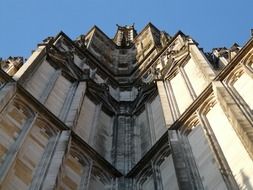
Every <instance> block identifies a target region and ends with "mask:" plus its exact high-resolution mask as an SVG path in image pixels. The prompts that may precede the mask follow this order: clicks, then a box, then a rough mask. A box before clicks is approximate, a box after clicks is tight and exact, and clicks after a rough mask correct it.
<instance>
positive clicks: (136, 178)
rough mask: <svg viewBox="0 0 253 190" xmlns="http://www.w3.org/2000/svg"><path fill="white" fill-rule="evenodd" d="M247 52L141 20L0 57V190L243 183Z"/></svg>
mask: <svg viewBox="0 0 253 190" xmlns="http://www.w3.org/2000/svg"><path fill="white" fill-rule="evenodd" d="M252 52H253V39H251V40H250V41H249V42H248V43H247V44H246V45H245V46H244V47H242V48H240V47H239V46H238V45H237V44H235V45H233V46H232V47H231V48H230V49H226V48H216V49H214V50H213V52H212V53H209V54H207V53H204V52H203V51H202V50H200V49H199V48H198V45H197V43H196V42H195V41H194V40H193V39H192V38H191V37H189V36H186V35H184V34H183V33H182V32H180V31H179V32H178V33H177V34H175V35H174V37H171V36H169V35H168V34H167V33H166V32H161V31H159V30H158V29H157V28H156V27H155V26H154V25H152V24H151V23H149V24H148V25H147V26H146V27H145V28H144V29H143V30H142V31H141V32H140V33H139V34H137V32H136V30H135V29H134V25H132V26H118V30H117V32H116V35H115V37H114V38H113V39H110V38H109V37H108V36H106V35H105V34H104V33H103V32H102V31H101V30H100V29H99V28H98V27H96V26H95V27H93V28H92V29H91V30H90V31H89V32H88V33H87V35H81V36H80V37H79V38H78V39H77V40H76V41H72V40H71V39H70V38H69V37H68V36H67V35H66V34H64V33H63V32H61V33H60V34H59V35H57V36H56V37H50V38H48V39H46V40H45V41H44V42H43V43H41V44H39V46H38V48H37V50H35V51H34V52H33V53H32V55H31V56H30V58H29V59H28V60H27V61H26V63H25V64H23V65H22V60H21V59H20V58H13V59H9V60H8V61H1V68H2V69H3V70H4V71H2V70H0V189H1V190H23V189H24V190H25V189H57V190H61V189H66V190H72V189H73V190H75V189H80V190H81V189H90V190H96V189H97V190H102V189H104V190H109V189H110V190H112V189H114V190H143V189H145V190H148V189H149V190H165V189H171V190H178V189H210V190H216V189H218V190H224V189H229V190H230V189H252V188H253V180H252V179H253V173H252V171H253V161H252V158H253V148H252V146H253V145H252V143H253V135H252V134H253V133H252V132H253V130H252V126H253V115H252V105H253V99H252V97H253V95H252V87H253V86H252V85H253V69H252V68H253V64H252V63H253V56H252ZM209 61H210V62H209ZM21 65H22V66H21ZM8 74H9V75H8Z"/></svg>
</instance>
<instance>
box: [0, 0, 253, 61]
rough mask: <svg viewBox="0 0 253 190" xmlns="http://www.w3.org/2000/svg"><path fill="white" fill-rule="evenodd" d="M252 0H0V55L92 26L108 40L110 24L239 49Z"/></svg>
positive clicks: (251, 19) (252, 16)
mask: <svg viewBox="0 0 253 190" xmlns="http://www.w3.org/2000/svg"><path fill="white" fill-rule="evenodd" d="M252 8H253V0H241V1H238V0H237V1H236V0H174V1H172V0H125V1H124V0H0V57H3V58H7V57H8V56H10V55H11V56H24V57H28V56H29V55H30V54H31V51H32V50H34V49H35V48H36V46H37V44H38V43H40V42H41V41H42V40H43V39H45V38H46V37H47V36H55V35H56V34H57V33H58V32H60V31H63V32H65V33H66V34H67V35H68V36H69V37H70V38H72V39H75V38H76V37H77V36H78V35H80V34H86V33H87V32H88V30H89V29H90V28H91V27H92V26H93V25H97V26H98V27H99V28H100V29H102V30H103V31H104V32H105V33H106V34H107V35H108V36H109V37H113V35H114V33H115V30H116V24H119V25H129V24H132V23H135V27H136V29H137V31H140V30H141V29H142V28H143V27H145V25H146V24H147V23H148V22H152V23H153V24H154V25H155V26H156V27H158V28H159V29H160V30H165V31H166V32H168V33H169V34H170V35H173V34H175V33H176V32H177V31H178V30H182V31H183V32H184V33H185V34H187V35H190V36H192V37H193V38H194V39H195V40H196V41H197V42H199V44H200V45H199V46H200V47H203V48H204V50H206V51H208V50H211V49H212V48H213V47H223V46H227V47H230V46H231V45H232V44H233V43H234V42H238V43H239V45H243V44H244V43H245V42H246V41H247V40H248V39H249V38H250V29H251V28H253V12H252Z"/></svg>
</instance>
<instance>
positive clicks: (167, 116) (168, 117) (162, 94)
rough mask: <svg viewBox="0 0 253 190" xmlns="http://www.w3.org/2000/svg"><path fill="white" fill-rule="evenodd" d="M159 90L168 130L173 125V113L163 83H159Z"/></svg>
mask: <svg viewBox="0 0 253 190" xmlns="http://www.w3.org/2000/svg"><path fill="white" fill-rule="evenodd" d="M156 84H157V89H158V93H159V96H160V100H161V104H162V110H163V114H164V120H165V125H166V127H167V128H169V126H170V125H171V124H172V123H173V117H172V112H171V110H170V105H169V98H168V95H167V93H166V90H165V87H164V83H163V81H157V82H156Z"/></svg>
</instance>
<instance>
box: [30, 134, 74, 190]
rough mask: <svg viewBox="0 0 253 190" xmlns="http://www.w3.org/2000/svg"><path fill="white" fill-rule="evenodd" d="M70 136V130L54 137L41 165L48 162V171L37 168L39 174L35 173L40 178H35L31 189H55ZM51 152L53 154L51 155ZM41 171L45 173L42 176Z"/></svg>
mask: <svg viewBox="0 0 253 190" xmlns="http://www.w3.org/2000/svg"><path fill="white" fill-rule="evenodd" d="M69 138H70V131H62V132H61V134H59V135H58V137H57V138H54V140H53V141H54V142H52V144H51V145H50V146H49V147H48V150H47V151H46V152H44V155H43V157H45V160H44V162H41V163H40V166H41V167H42V165H44V163H48V164H45V165H48V168H47V169H46V171H45V169H43V168H41V169H38V170H37V175H36V174H35V176H37V177H38V178H39V179H37V178H34V179H33V181H34V182H33V184H32V186H31V188H30V189H31V190H37V189H47V190H49V189H54V186H55V184H56V179H57V175H58V172H59V169H60V166H61V164H62V161H63V157H64V154H65V152H66V149H67V147H68V142H69ZM48 154H49V155H48ZM50 154H52V155H51V156H50ZM45 165H44V167H45ZM40 173H41V174H43V173H45V174H44V175H41V176H40V175H39V174H40Z"/></svg>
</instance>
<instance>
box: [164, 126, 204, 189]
mask: <svg viewBox="0 0 253 190" xmlns="http://www.w3.org/2000/svg"><path fill="white" fill-rule="evenodd" d="M168 133H169V143H170V147H171V152H172V158H173V162H174V166H175V170H176V175H177V180H178V184H179V187H180V189H181V190H191V189H192V190H193V189H198V190H201V189H204V187H203V185H202V182H201V178H200V175H199V173H198V170H197V167H196V163H195V160H194V157H193V155H192V152H191V148H190V145H189V144H188V143H189V142H187V141H186V140H185V139H184V138H183V137H182V136H181V135H180V133H179V132H178V131H175V130H169V131H168Z"/></svg>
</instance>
